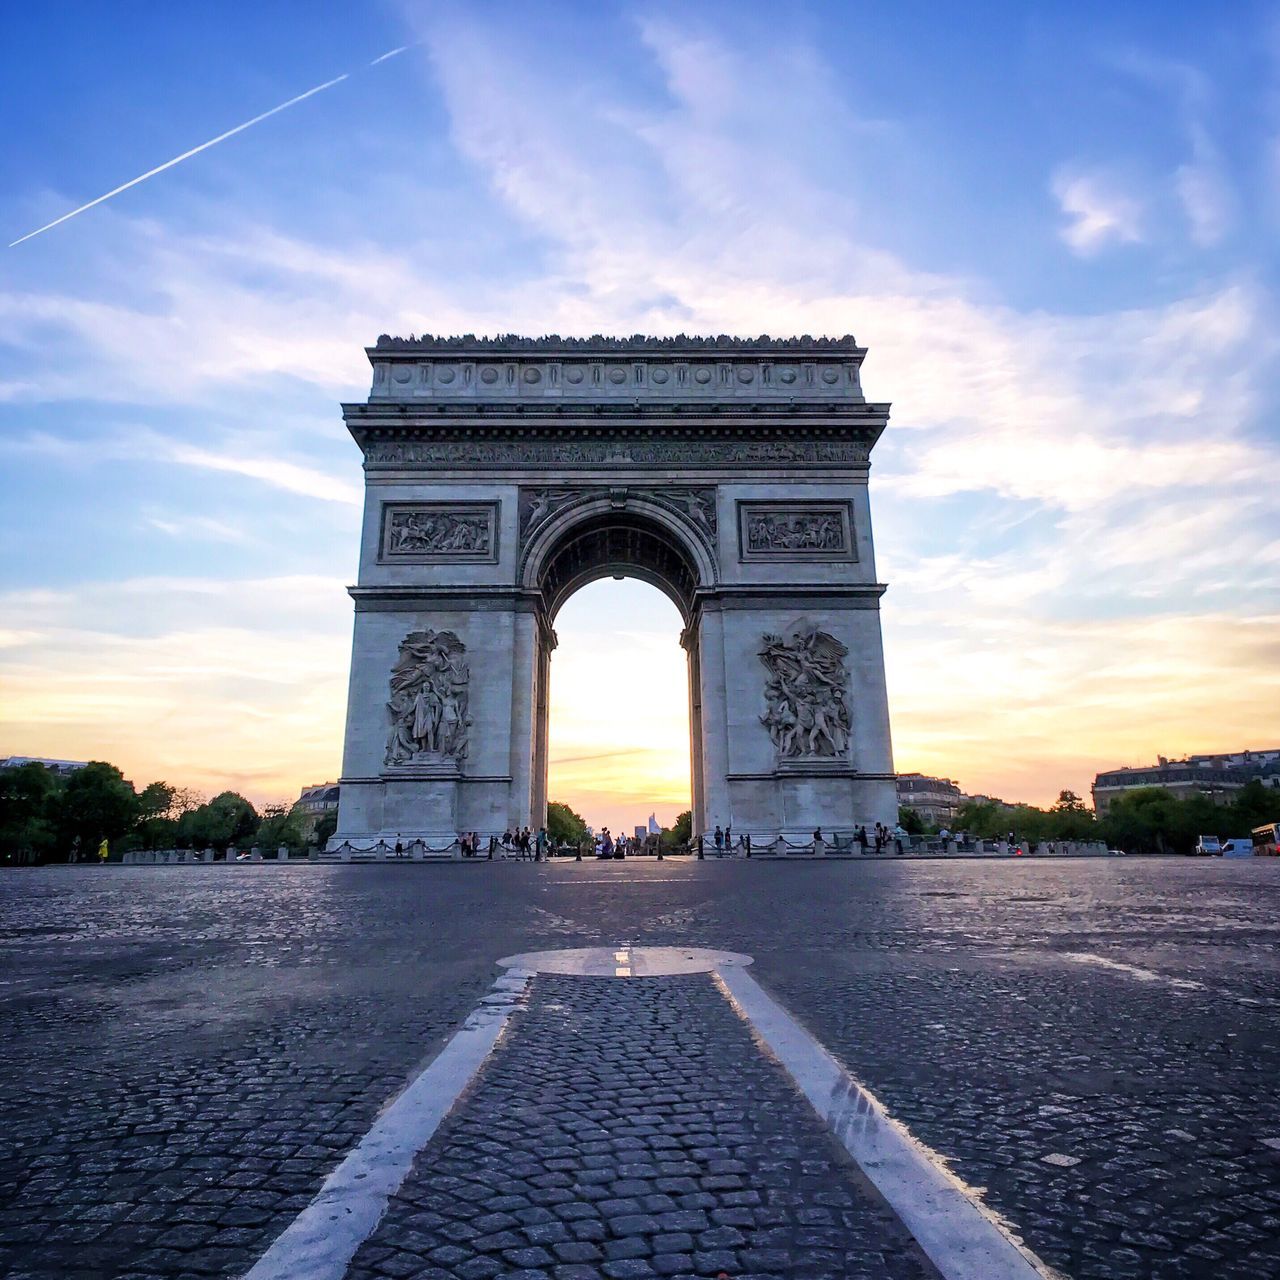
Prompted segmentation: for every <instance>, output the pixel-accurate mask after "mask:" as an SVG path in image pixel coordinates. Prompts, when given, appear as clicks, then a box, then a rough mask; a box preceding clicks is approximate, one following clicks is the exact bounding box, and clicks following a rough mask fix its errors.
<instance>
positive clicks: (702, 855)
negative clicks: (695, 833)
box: [698, 836, 706, 862]
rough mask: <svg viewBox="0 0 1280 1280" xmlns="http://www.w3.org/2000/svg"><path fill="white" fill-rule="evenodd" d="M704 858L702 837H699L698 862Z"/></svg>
mask: <svg viewBox="0 0 1280 1280" xmlns="http://www.w3.org/2000/svg"><path fill="white" fill-rule="evenodd" d="M705 857H706V855H705V854H704V853H703V852H702V837H701V836H699V837H698V861H699V862H701V861H703V859H704V858H705Z"/></svg>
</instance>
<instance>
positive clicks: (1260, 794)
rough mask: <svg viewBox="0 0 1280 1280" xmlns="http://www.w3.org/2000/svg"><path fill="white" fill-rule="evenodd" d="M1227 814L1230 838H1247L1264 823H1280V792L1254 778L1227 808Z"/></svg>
mask: <svg viewBox="0 0 1280 1280" xmlns="http://www.w3.org/2000/svg"><path fill="white" fill-rule="evenodd" d="M1226 814H1227V815H1229V817H1227V818H1226V821H1227V822H1228V829H1227V834H1228V836H1229V837H1235V836H1247V835H1248V834H1249V833H1250V832H1251V831H1252V830H1253V829H1254V827H1260V826H1262V824H1263V823H1264V822H1280V791H1278V790H1276V788H1274V787H1268V786H1267V785H1266V784H1265V783H1263V782H1260V781H1259V780H1258V779H1257V778H1253V779H1252V780H1250V781H1249V782H1246V783H1245V784H1244V786H1243V787H1242V788H1241V789H1240V791H1239V793H1238V794H1237V795H1236V798H1235V801H1234V802H1233V803H1232V804H1230V805H1228V806H1227V809H1226Z"/></svg>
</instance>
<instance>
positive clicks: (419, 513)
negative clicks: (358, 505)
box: [379, 502, 498, 563]
mask: <svg viewBox="0 0 1280 1280" xmlns="http://www.w3.org/2000/svg"><path fill="white" fill-rule="evenodd" d="M379 548H380V558H381V559H382V560H384V561H394V560H410V561H415V562H419V563H423V562H432V561H438V560H484V561H490V562H493V561H496V560H497V558H498V504H497V503H496V502H482V503H470V504H466V505H460V504H457V503H448V502H386V503H383V505H382V538H381V542H380V544H379Z"/></svg>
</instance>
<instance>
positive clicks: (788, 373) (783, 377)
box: [778, 369, 796, 382]
mask: <svg viewBox="0 0 1280 1280" xmlns="http://www.w3.org/2000/svg"><path fill="white" fill-rule="evenodd" d="M795 380H796V371H795V370H794V369H782V370H780V371H779V372H778V381H779V382H794V381H795Z"/></svg>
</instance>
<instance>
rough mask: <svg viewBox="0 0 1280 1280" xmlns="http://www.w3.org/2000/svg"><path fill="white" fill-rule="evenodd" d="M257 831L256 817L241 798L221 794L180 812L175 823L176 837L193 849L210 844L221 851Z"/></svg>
mask: <svg viewBox="0 0 1280 1280" xmlns="http://www.w3.org/2000/svg"><path fill="white" fill-rule="evenodd" d="M257 829H258V814H257V811H256V810H255V809H254V807H253V805H251V804H250V803H249V802H248V801H247V800H246V799H245V798H244V796H242V795H238V794H237V793H236V792H234V791H224V792H222V793H221V794H220V795H216V796H214V797H213V799H212V800H210V801H209V802H208V804H202V805H201V806H200V807H199V808H198V809H192V810H191V811H190V812H189V813H184V814H183V815H182V817H181V818H180V819H179V820H178V835H179V838H180V839H183V840H185V841H186V843H188V844H189V845H191V847H192V848H195V849H203V848H204V847H205V846H207V845H212V846H213V848H215V849H225V848H226V847H227V845H229V844H231V843H233V842H235V841H239V840H243V839H244V838H245V837H246V836H250V835H252V834H253V833H254V832H255V831H257Z"/></svg>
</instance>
